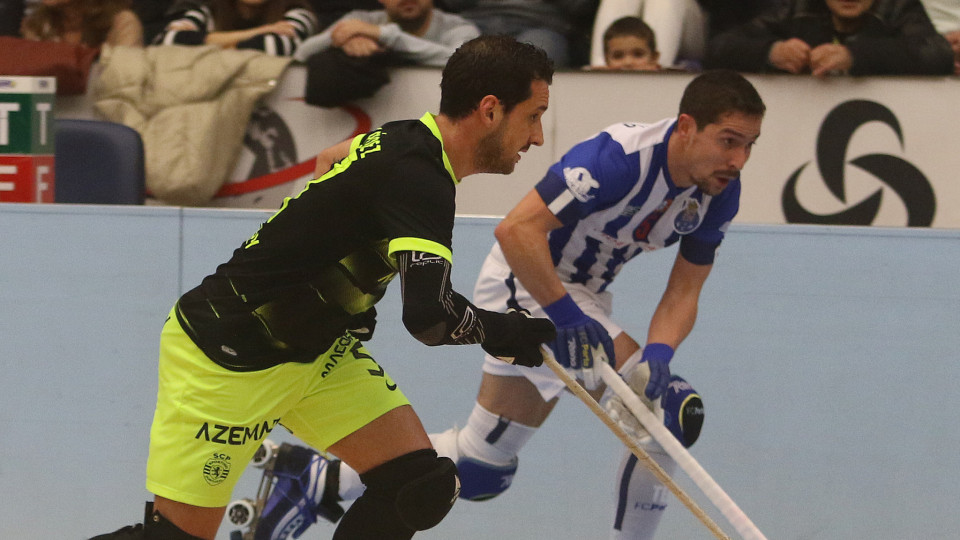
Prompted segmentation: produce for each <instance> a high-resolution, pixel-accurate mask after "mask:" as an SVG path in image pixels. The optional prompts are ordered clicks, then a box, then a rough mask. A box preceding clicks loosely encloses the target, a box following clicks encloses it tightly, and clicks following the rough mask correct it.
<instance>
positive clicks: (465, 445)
mask: <svg viewBox="0 0 960 540" xmlns="http://www.w3.org/2000/svg"><path fill="white" fill-rule="evenodd" d="M536 431H537V428H534V427H530V426H525V425H523V424H520V423H517V422H514V421H511V420H507V419H505V418H501V417H499V416H497V415H495V414H493V413H491V412H490V411H488V410H486V409H484V408H483V407H481V406H480V404H476V405H474V407H473V411H472V412H471V413H470V418H469V419H467V425H466V426H465V427H464V428H463V429H461V430H457V429H456V428H451V429H448V430H446V431H444V432H442V433H431V434H430V442H431V443H432V444H433V447H434V448H435V449H436V450H437V454H439V455H441V456H445V457H448V458H450V459H452V460H453V461H454V462H456V461H457V460H459V459H460V458H461V457H469V458H473V459H476V460H478V461H483V462H486V463H490V464H491V465H509V464H510V463H511V462H512V461H513V459H514V458H515V457H516V456H517V454H518V453H519V452H520V449H521V448H523V445H525V444H527V441H529V440H530V437H532V436H533V434H534V433H536ZM364 489H365V486H364V485H363V482H361V481H360V475H359V474H357V472H356V471H354V470H353V469H351V468H350V467H349V466H348V465H347V464H346V463H342V462H341V463H340V489H339V491H338V493H339V494H340V498H341V499H343V500H346V501H352V500H354V499H357V498H358V497H360V495H362V494H363V490H364Z"/></svg>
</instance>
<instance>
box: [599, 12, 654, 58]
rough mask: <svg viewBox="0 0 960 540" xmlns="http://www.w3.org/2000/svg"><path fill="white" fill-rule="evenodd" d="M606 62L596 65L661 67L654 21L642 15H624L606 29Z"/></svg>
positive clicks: (604, 46)
mask: <svg viewBox="0 0 960 540" xmlns="http://www.w3.org/2000/svg"><path fill="white" fill-rule="evenodd" d="M603 59H604V65H603V66H593V67H592V69H611V70H632V71H659V70H660V63H659V60H660V52H659V51H657V38H656V36H655V35H654V33H653V29H652V28H650V25H648V24H647V23H645V22H643V20H642V19H640V18H639V17H621V18H619V19H617V20H615V21H613V23H612V24H611V25H610V26H608V27H607V29H606V31H605V32H604V33H603Z"/></svg>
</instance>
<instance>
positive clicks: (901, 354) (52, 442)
mask: <svg viewBox="0 0 960 540" xmlns="http://www.w3.org/2000/svg"><path fill="white" fill-rule="evenodd" d="M268 215H269V213H268V212H265V211H261V210H215V209H214V210H212V209H179V208H149V207H109V208H108V207H96V206H63V205H16V204H6V205H0V230H2V231H3V232H4V233H5V234H4V235H3V236H2V238H0V254H2V255H0V276H2V284H3V286H2V287H0V306H2V307H3V309H0V366H2V373H3V376H2V377H0V433H2V435H0V488H2V489H0V538H38V539H39V538H75V539H80V538H87V537H89V536H92V535H94V534H99V533H102V532H106V531H110V530H114V529H116V528H119V527H120V526H122V525H125V524H129V523H132V522H134V521H135V520H138V519H139V517H140V516H141V512H142V502H143V501H144V500H146V499H147V498H148V497H149V494H148V493H147V492H146V491H145V490H144V488H143V480H144V478H143V474H144V467H145V462H146V455H147V445H148V430H149V425H150V421H151V418H152V413H153V406H154V399H155V395H156V349H157V343H158V337H159V331H160V327H161V325H162V324H163V321H164V318H165V317H166V314H167V311H168V309H169V307H170V305H171V304H172V303H173V301H174V300H175V299H176V297H177V296H178V294H179V293H180V292H181V291H183V290H186V289H188V288H191V287H193V286H194V285H195V284H196V283H197V282H198V280H199V279H201V278H202V276H204V275H205V274H206V273H208V272H210V271H212V270H213V269H214V268H215V266H216V265H217V264H219V263H220V262H222V261H223V260H225V258H226V257H228V256H229V254H230V253H231V252H232V250H233V249H234V248H235V247H236V246H238V245H239V243H240V242H241V241H243V240H244V239H246V238H247V237H249V236H250V235H251V234H252V233H253V232H254V231H255V230H256V229H257V227H258V226H259V224H260V223H261V222H262V221H263V220H264V219H266V218H267V217H268ZM494 224H495V220H491V219H480V218H458V221H457V225H456V231H455V245H454V275H453V280H454V285H455V287H456V288H457V289H458V290H459V291H461V292H463V293H465V294H467V295H469V294H470V292H471V290H472V284H473V281H474V279H475V277H476V272H477V271H478V268H479V265H480V262H481V261H482V259H483V257H484V256H485V253H486V251H487V249H488V247H489V245H490V244H491V242H492V241H493V238H492V230H493V226H494ZM664 251H665V253H663V254H656V255H648V256H641V257H639V258H637V260H636V261H635V262H633V263H631V264H630V265H628V266H627V268H626V269H625V270H624V272H623V273H622V274H621V276H620V277H619V279H618V281H617V283H615V284H614V285H613V287H612V290H613V291H614V292H615V294H616V295H617V296H616V303H615V307H614V311H615V316H616V317H617V318H618V320H620V321H621V322H622V323H623V325H624V327H625V328H627V329H628V331H630V332H632V333H634V334H636V336H637V337H638V338H640V339H642V337H643V333H644V331H645V328H646V325H647V320H648V318H649V315H650V313H651V311H652V309H653V307H654V305H655V303H656V301H657V299H658V297H659V294H660V292H661V291H662V289H663V286H664V283H665V279H666V276H667V273H668V271H669V268H670V263H671V262H672V258H673V253H675V250H673V249H671V250H664ZM958 265H960V232H958V231H944V230H931V229H909V230H908V229H891V228H880V227H877V228H859V227H844V228H839V227H813V226H795V225H794V226H783V225H781V226H770V225H760V226H757V225H735V226H734V227H732V228H731V231H730V234H729V236H728V239H727V241H726V242H725V244H724V248H723V249H722V251H721V256H720V258H719V259H718V261H717V263H716V266H715V269H714V273H713V275H712V276H711V277H710V279H709V280H708V282H707V285H706V288H705V290H704V293H703V300H702V304H701V311H700V317H699V321H698V323H697V327H696V328H695V329H694V331H693V333H692V334H691V336H690V338H689V339H688V340H687V341H686V342H685V343H684V345H683V346H682V347H681V348H680V349H679V351H678V354H677V358H676V360H675V361H674V363H673V369H674V371H675V372H677V373H679V374H681V375H683V376H685V377H686V378H687V379H688V380H690V381H691V382H692V384H693V385H694V386H695V387H696V388H697V389H698V390H699V391H700V392H701V394H702V395H703V399H704V403H705V407H706V423H705V426H704V432H703V435H702V437H701V439H700V441H699V442H698V443H697V444H696V445H695V446H694V447H693V448H692V449H691V451H692V453H693V455H694V456H695V457H696V458H697V459H698V460H699V462H700V463H701V464H702V465H703V466H704V468H706V470H707V471H709V472H710V473H711V475H712V476H713V477H714V478H715V479H716V480H717V481H718V482H719V484H720V485H721V486H723V488H724V489H725V490H726V491H727V493H728V494H729V495H730V496H731V497H732V498H733V499H734V500H735V501H736V502H737V503H738V504H739V505H740V506H741V508H743V510H744V511H745V512H746V513H747V514H748V515H749V516H750V517H751V518H752V519H753V521H754V522H755V523H756V524H757V525H758V526H759V527H760V529H761V530H762V531H763V532H764V533H765V534H766V535H767V537H768V538H771V539H778V540H801V539H804V540H808V539H816V540H860V539H862V540H876V539H894V538H896V539H901V538H923V539H924V540H952V539H954V538H956V532H957V531H958V530H960V517H958V515H957V513H956V512H955V511H954V510H955V508H954V507H955V506H956V501H958V500H960V454H958V453H957V447H958V445H960V428H958V427H957V424H956V422H953V421H952V416H951V414H952V412H953V411H955V410H957V409H958V408H960V394H958V393H957V392H956V381H958V380H960V364H958V363H957V362H956V358H955V357H956V351H957V350H960V333H958V332H957V328H958V326H957V320H958V319H957V317H958V316H957V313H958V311H960V274H958V272H957V267H958ZM399 308H400V306H399V301H398V290H397V286H393V287H391V289H390V290H389V292H388V295H387V297H386V298H385V299H384V301H382V302H381V303H380V305H378V311H379V312H380V314H381V315H380V323H379V324H378V326H377V334H376V336H375V338H374V340H373V341H372V342H371V345H370V349H371V351H372V353H373V354H374V355H375V356H376V358H377V359H378V361H379V362H380V363H381V364H382V365H383V366H384V367H385V368H386V369H387V370H388V371H389V372H390V373H391V375H392V376H393V377H394V379H395V380H396V381H397V382H398V383H399V384H400V385H401V387H402V388H403V389H404V391H405V392H406V393H407V395H408V396H409V397H410V399H411V400H412V401H413V403H414V405H415V407H416V409H417V410H418V412H419V413H420V415H421V417H422V419H423V421H424V424H425V426H426V427H427V429H428V431H439V430H442V429H445V428H446V427H448V426H450V425H452V424H454V423H458V424H460V425H463V423H464V422H465V420H466V418H467V415H468V414H469V411H470V409H471V407H472V404H473V398H474V396H475V392H476V388H477V384H478V381H479V365H480V361H481V351H480V349H479V347H475V346H467V347H438V348H427V347H423V346H422V345H420V344H419V343H417V342H416V341H415V340H414V339H413V338H412V337H410V336H409V335H408V334H407V333H406V332H405V331H404V330H403V328H402V325H401V324H400V321H399ZM280 431H282V430H279V429H278V430H276V431H275V432H274V434H273V435H272V437H276V438H278V439H280V440H288V439H290V438H291V437H290V436H289V435H283V434H282V433H280ZM619 451H620V445H619V443H618V442H617V441H616V439H615V438H614V437H613V435H612V434H610V433H608V432H607V431H606V429H605V428H604V427H603V426H602V425H601V424H600V422H599V421H598V420H596V419H595V418H594V417H593V416H592V415H591V413H589V412H588V411H587V409H586V408H585V407H584V406H583V405H582V404H581V403H580V402H579V401H577V400H576V399H574V398H572V397H570V396H567V397H565V398H564V399H562V400H561V403H560V405H559V406H558V407H557V409H556V410H555V412H554V415H553V417H552V418H551V419H550V421H548V423H547V424H546V425H545V426H544V428H542V429H541V430H540V432H539V433H538V434H537V435H536V436H535V437H534V439H533V440H532V441H531V442H530V444H529V445H528V446H527V448H525V450H524V453H523V455H522V456H521V458H520V469H519V471H518V474H517V477H516V479H515V482H514V484H513V487H512V488H511V489H510V490H509V491H507V492H506V493H505V494H504V495H502V496H501V497H499V498H497V499H494V500H492V501H488V502H485V503H469V502H465V501H464V502H460V503H458V504H457V505H456V506H455V507H454V509H453V511H452V513H451V514H450V516H449V517H448V518H447V519H446V520H445V521H444V522H443V523H442V524H441V525H440V526H439V527H437V528H436V529H434V530H431V531H429V532H426V533H424V534H421V535H418V536H417V538H423V539H436V540H450V539H458V540H459V539H463V540H503V539H508V538H509V539H518V540H519V539H523V540H583V539H600V538H605V537H606V530H607V526H608V524H609V523H610V521H611V520H612V507H611V501H612V498H613V493H614V486H613V484H612V476H613V474H614V471H615V468H616V465H617V461H618V459H619V454H618V453H619ZM198 474H199V472H198ZM258 480H259V474H257V473H256V472H255V471H248V472H247V473H246V474H245V475H244V476H243V477H242V478H241V480H240V485H239V487H238V489H237V492H236V494H237V495H248V496H249V495H252V494H253V493H254V490H255V488H256V483H257V481H258ZM680 482H681V485H683V486H684V487H685V488H686V489H688V490H690V492H691V494H693V495H694V497H695V498H697V499H698V500H699V501H700V502H701V504H704V505H708V503H707V502H706V500H705V499H704V498H703V497H702V496H698V494H697V492H696V491H695V489H696V488H695V487H694V486H693V485H692V484H691V483H690V482H688V481H686V480H685V479H684V478H682V477H681V479H680ZM671 500H672V499H671ZM711 515H713V516H714V517H715V519H716V520H717V521H718V522H720V523H721V525H722V524H723V521H722V517H721V516H719V513H717V512H711ZM229 530H230V528H229V527H228V526H225V527H224V528H223V529H222V531H221V534H220V536H219V537H218V538H220V539H221V540H225V539H226V538H228V534H229ZM332 530H333V529H332V527H331V526H329V525H319V526H316V527H315V528H314V529H312V530H311V531H309V532H308V533H307V534H306V535H304V536H303V538H304V539H306V540H312V539H320V538H329V537H330V535H331V534H332ZM728 530H731V529H729V528H728ZM659 537H660V538H665V539H681V538H683V539H687V538H689V539H694V538H708V537H709V533H708V532H707V531H706V529H704V528H703V527H702V526H701V525H700V524H699V523H698V522H697V521H696V520H695V519H694V518H693V517H692V516H691V515H690V514H689V512H687V510H686V509H685V508H683V506H682V505H680V504H679V503H677V502H676V501H673V500H672V503H671V508H670V509H669V510H668V511H667V513H666V515H665V517H664V521H663V523H662V525H661V534H660V535H659Z"/></svg>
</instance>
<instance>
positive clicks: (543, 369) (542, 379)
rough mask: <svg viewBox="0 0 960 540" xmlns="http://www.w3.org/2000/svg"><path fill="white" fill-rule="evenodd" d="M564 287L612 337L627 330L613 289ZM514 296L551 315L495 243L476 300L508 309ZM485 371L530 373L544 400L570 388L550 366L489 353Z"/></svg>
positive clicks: (539, 312) (533, 312)
mask: <svg viewBox="0 0 960 540" xmlns="http://www.w3.org/2000/svg"><path fill="white" fill-rule="evenodd" d="M511 278H512V279H511ZM564 287H566V289H567V291H568V292H569V293H570V297H571V298H573V301H574V302H576V303H577V305H578V306H580V309H582V310H583V312H584V313H586V314H587V315H589V316H590V317H592V318H593V319H595V320H596V321H597V322H599V323H600V324H602V325H603V327H604V328H605V329H606V330H607V333H608V334H610V338H611V339H615V338H616V337H617V336H618V335H620V333H621V332H623V328H621V327H620V326H619V325H618V324H617V323H615V322H613V320H611V319H610V314H611V313H612V311H613V296H612V295H611V294H610V293H609V292H606V291H604V292H601V293H596V292H593V291H591V290H589V289H587V288H586V287H585V286H583V285H580V284H578V283H564ZM510 300H516V302H518V303H519V304H520V306H522V307H523V308H524V309H526V310H527V311H529V312H530V314H531V315H533V316H535V317H546V316H547V315H546V313H544V311H543V308H541V307H540V304H537V302H536V300H534V299H533V297H531V296H530V293H529V292H527V290H526V289H525V288H524V287H523V285H521V284H520V281H519V280H517V279H516V278H514V277H513V276H511V273H510V267H509V266H508V265H507V262H506V260H505V259H504V258H503V253H502V252H501V251H500V245H499V244H494V246H493V249H492V250H490V254H489V255H487V258H486V260H485V261H483V266H482V267H481V268H480V277H479V278H478V279H477V285H476V287H475V288H474V290H473V303H474V304H475V305H476V306H477V307H480V308H483V309H487V310H490V311H499V312H504V311H506V310H507V308H508V307H509V305H508V301H510ZM483 371H484V372H485V373H489V374H491V375H501V376H504V377H521V376H522V377H526V378H527V379H529V380H530V382H532V383H533V385H534V386H536V387H537V390H538V391H539V392H540V396H541V397H542V398H543V400H544V401H550V400H551V399H553V398H555V397H557V396H558V395H559V394H560V393H561V392H562V391H563V390H564V388H566V385H564V384H563V381H561V380H560V378H559V377H557V376H556V374H554V373H553V371H551V370H550V368H549V367H547V366H540V367H536V368H528V367H524V366H515V365H513V364H508V363H506V362H504V361H502V360H498V359H497V358H495V357H493V356H490V355H489V354H488V355H486V358H485V360H484V362H483Z"/></svg>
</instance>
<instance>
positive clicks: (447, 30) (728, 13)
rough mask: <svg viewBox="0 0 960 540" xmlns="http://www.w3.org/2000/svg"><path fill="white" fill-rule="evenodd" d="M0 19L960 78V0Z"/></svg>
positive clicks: (91, 9)
mask: <svg viewBox="0 0 960 540" xmlns="http://www.w3.org/2000/svg"><path fill="white" fill-rule="evenodd" d="M624 19H627V20H624ZM0 21H2V24H0V35H9V36H18V37H22V38H25V39H31V40H51V41H60V42H66V43H73V44H83V45H87V46H90V47H101V46H103V45H110V46H116V45H125V46H143V45H161V44H180V45H199V44H215V45H219V46H222V47H225V48H241V49H244V48H246V49H258V50H262V51H264V52H266V53H268V54H274V55H281V56H294V57H295V58H296V59H297V60H300V61H304V60H305V59H306V58H307V57H308V56H310V55H311V54H315V53H318V52H321V51H323V50H326V49H330V48H335V49H340V50H342V51H343V52H344V53H346V55H348V56H352V57H369V56H373V55H377V54H380V53H390V54H392V55H393V56H394V57H396V59H397V60H399V61H401V62H402V63H412V64H422V65H433V66H441V65H443V63H444V62H445V60H446V58H447V57H448V56H449V55H450V54H451V53H452V51H453V50H454V49H456V47H457V46H458V45H459V44H460V43H463V42H464V41H467V40H469V39H471V38H473V37H475V36H477V35H480V34H508V35H511V36H513V37H515V38H517V39H518V40H521V41H528V42H531V43H534V44H536V45H538V46H539V47H541V48H543V49H544V50H545V51H546V52H547V53H548V55H549V56H550V57H551V59H552V60H553V61H554V63H555V64H556V65H557V67H559V68H561V69H562V68H572V69H576V68H589V69H631V70H651V69H672V70H685V71H699V70H701V69H704V68H715V67H727V68H732V69H737V70H740V71H743V72H782V73H810V74H813V75H817V76H823V75H831V74H846V73H848V74H851V75H873V74H930V75H941V74H949V73H953V74H958V75H960V0H857V1H852V2H851V1H841V0H417V1H416V2H403V3H401V2H400V1H399V0H355V1H349V0H265V1H264V0H0ZM611 40H612V42H613V43H614V47H613V49H614V50H613V51H612V53H613V55H614V56H618V57H619V56H624V55H626V56H631V57H633V56H636V55H637V54H639V53H642V54H649V55H650V57H649V58H647V59H645V60H644V61H641V62H636V61H624V60H623V59H622V58H621V59H619V60H618V59H616V58H611V57H610V53H611V51H610V50H609V49H610V45H611ZM624 47H626V49H623V50H621V49H622V48H624ZM298 48H301V52H300V53H297V52H296V51H297V49H298ZM627 49H630V50H627ZM611 60H612V61H613V62H612V63H611Z"/></svg>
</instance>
